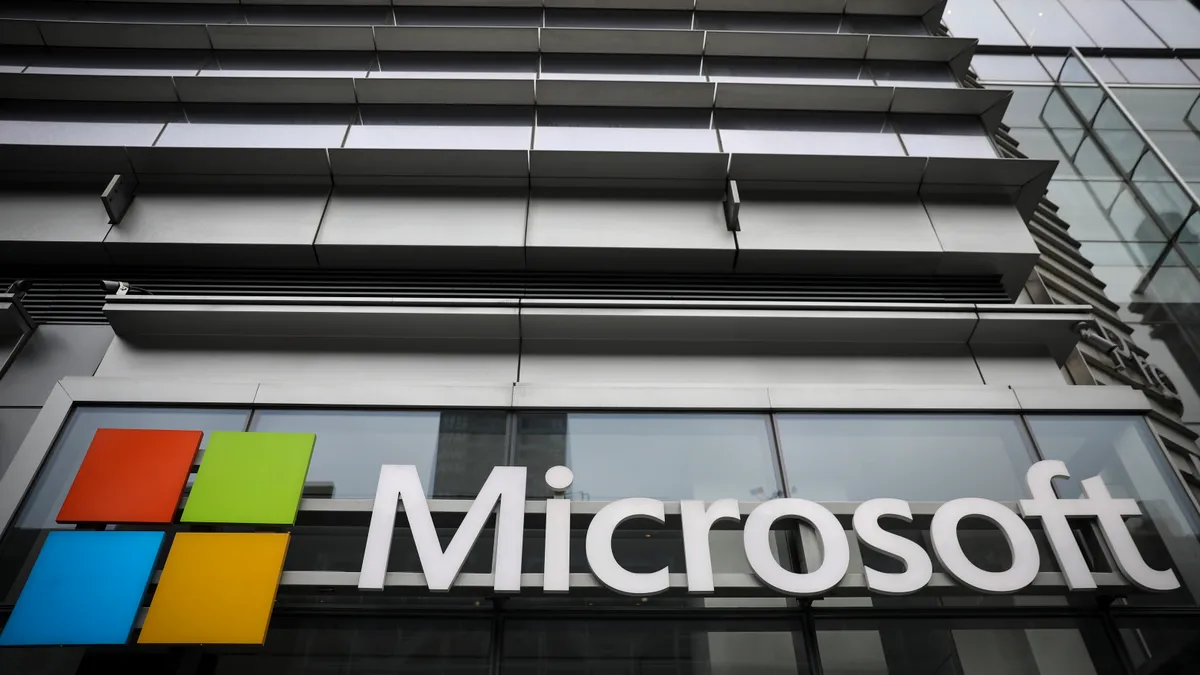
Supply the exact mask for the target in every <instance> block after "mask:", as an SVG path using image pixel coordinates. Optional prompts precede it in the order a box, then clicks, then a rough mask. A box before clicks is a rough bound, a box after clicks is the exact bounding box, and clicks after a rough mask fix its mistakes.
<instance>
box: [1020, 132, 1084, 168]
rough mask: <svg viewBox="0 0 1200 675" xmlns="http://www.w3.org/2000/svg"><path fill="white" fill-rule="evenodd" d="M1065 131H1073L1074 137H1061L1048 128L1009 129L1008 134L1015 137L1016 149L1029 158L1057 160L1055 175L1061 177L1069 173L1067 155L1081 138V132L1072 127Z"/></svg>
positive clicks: (1069, 161)
mask: <svg viewBox="0 0 1200 675" xmlns="http://www.w3.org/2000/svg"><path fill="white" fill-rule="evenodd" d="M1065 131H1068V132H1074V137H1073V138H1069V139H1062V140H1061V141H1060V138H1059V136H1060V135H1061V134H1054V133H1051V132H1050V130H1049V129H1021V128H1017V129H1011V130H1010V131H1009V132H1008V134H1009V135H1010V136H1012V137H1013V138H1014V139H1016V141H1017V143H1018V144H1019V145H1018V146H1017V149H1018V150H1020V151H1021V152H1022V153H1023V154H1024V155H1025V156H1026V157H1029V158H1030V159H1054V160H1058V170H1057V171H1056V173H1055V175H1056V176H1059V177H1062V174H1064V173H1070V171H1071V170H1070V168H1069V166H1070V163H1071V160H1070V158H1069V155H1070V154H1071V153H1073V152H1074V151H1075V148H1076V147H1078V144H1079V139H1080V138H1082V136H1083V132H1082V131H1076V130H1074V129H1067V130H1065ZM1060 143H1066V144H1067V145H1068V146H1069V147H1063V146H1062V145H1060Z"/></svg>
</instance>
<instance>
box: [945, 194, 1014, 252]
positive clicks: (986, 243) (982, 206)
mask: <svg viewBox="0 0 1200 675" xmlns="http://www.w3.org/2000/svg"><path fill="white" fill-rule="evenodd" d="M925 210H926V211H927V212H928V213H929V220H930V222H932V223H933V229H934V231H935V232H936V233H937V238H938V241H940V242H941V245H942V249H943V250H944V251H947V252H986V253H1028V254H1031V255H1037V254H1038V248H1037V245H1036V244H1034V243H1033V236H1032V235H1031V234H1029V230H1028V228H1026V227H1025V222H1024V221H1023V220H1022V219H1021V214H1020V213H1018V212H1017V209H1016V207H1015V206H1012V205H1011V204H986V203H979V202H974V203H965V202H964V203H956V202H940V201H934V200H925Z"/></svg>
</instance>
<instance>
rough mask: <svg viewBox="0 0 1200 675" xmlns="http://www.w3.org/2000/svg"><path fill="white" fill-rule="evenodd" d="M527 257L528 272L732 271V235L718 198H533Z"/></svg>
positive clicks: (549, 195) (542, 195) (536, 195)
mask: <svg viewBox="0 0 1200 675" xmlns="http://www.w3.org/2000/svg"><path fill="white" fill-rule="evenodd" d="M526 246H527V250H526V256H527V260H528V264H529V266H530V267H531V268H543V269H546V268H558V269H580V268H587V267H597V268H605V269H613V268H624V269H647V270H663V269H691V270H712V271H716V270H723V271H728V270H730V269H732V267H733V258H734V251H735V242H734V235H733V233H732V232H730V231H729V230H728V229H727V228H726V226H725V217H724V215H723V213H722V211H721V203H720V201H719V199H717V198H715V197H714V198H708V199H705V198H698V197H697V198H684V197H680V198H663V199H647V198H640V199H639V198H623V197H622V198H618V197H614V198H612V199H598V198H581V197H574V196H571V195H569V194H554V193H537V192H535V193H534V195H533V197H532V198H531V199H530V204H529V227H528V233H527V237H526Z"/></svg>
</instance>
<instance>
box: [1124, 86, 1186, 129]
mask: <svg viewBox="0 0 1200 675" xmlns="http://www.w3.org/2000/svg"><path fill="white" fill-rule="evenodd" d="M1113 93H1114V94H1116V96H1117V98H1118V99H1119V100H1120V101H1121V105H1123V106H1125V109H1126V110H1128V111H1129V114H1130V115H1132V116H1133V119H1135V120H1137V123H1138V126H1140V127H1141V128H1143V129H1145V130H1146V131H1176V130H1178V131H1184V130H1187V129H1189V128H1190V127H1189V126H1188V123H1187V121H1186V120H1187V116H1188V113H1189V112H1191V111H1193V110H1195V108H1194V106H1195V105H1196V100H1197V98H1198V97H1200V89H1145V88H1140V87H1139V88H1133V87H1115V88H1114V89H1113Z"/></svg>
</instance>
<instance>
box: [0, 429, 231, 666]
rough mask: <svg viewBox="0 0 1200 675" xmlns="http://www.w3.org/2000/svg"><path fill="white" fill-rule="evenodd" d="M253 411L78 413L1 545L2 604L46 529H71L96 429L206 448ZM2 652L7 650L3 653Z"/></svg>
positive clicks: (16, 585)
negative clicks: (62, 518)
mask: <svg viewBox="0 0 1200 675" xmlns="http://www.w3.org/2000/svg"><path fill="white" fill-rule="evenodd" d="M249 416H250V413H249V411H243V410H180V409H171V408H78V409H76V410H75V412H74V413H73V414H72V415H71V418H70V420H69V421H68V422H67V424H66V425H65V427H64V428H63V430H62V432H61V433H60V434H59V437H58V440H57V441H56V442H55V444H54V447H53V448H52V449H51V450H50V454H49V455H48V456H47V459H46V462H45V464H43V465H42V468H41V471H40V472H39V473H38V477H37V479H36V480H35V481H34V484H33V487H32V489H31V490H30V491H29V494H28V495H27V496H26V499H25V503H24V504H23V505H22V506H21V510H20V512H18V514H17V517H16V518H15V519H14V521H13V526H12V527H11V528H10V529H9V531H8V533H7V534H6V535H5V536H4V540H3V542H2V545H0V599H2V600H0V602H14V601H15V600H16V590H17V589H18V588H19V587H20V586H21V584H19V583H14V582H16V581H17V580H18V577H19V576H22V575H24V574H26V573H28V569H27V567H26V563H27V562H30V561H32V556H34V555H36V554H37V552H38V550H40V549H41V545H42V541H43V540H44V539H45V535H46V532H47V530H52V529H61V528H65V527H66V528H69V527H71V526H70V525H59V524H58V523H56V522H54V518H55V517H56V516H57V515H58V510H59V509H60V508H62V503H63V500H64V499H65V498H66V496H67V491H68V490H70V488H71V483H72V481H74V479H75V473H76V472H77V471H79V466H80V464H82V463H83V456H84V455H85V454H87V449H88V446H90V445H91V443H92V437H93V436H95V434H96V430H97V429H106V428H107V429H196V430H200V431H203V432H204V439H203V440H202V441H201V443H200V445H201V447H204V446H205V444H206V443H207V442H208V437H209V434H211V433H212V432H213V431H242V430H244V429H245V428H246V421H247V419H248V418H249ZM0 651H3V650H0Z"/></svg>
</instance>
